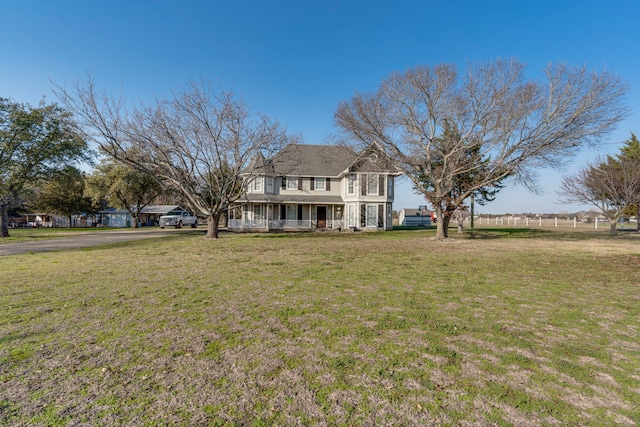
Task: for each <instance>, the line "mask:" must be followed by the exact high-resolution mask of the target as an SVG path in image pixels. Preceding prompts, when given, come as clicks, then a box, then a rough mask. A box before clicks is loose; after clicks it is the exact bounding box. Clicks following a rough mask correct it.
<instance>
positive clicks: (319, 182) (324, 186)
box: [315, 178, 327, 190]
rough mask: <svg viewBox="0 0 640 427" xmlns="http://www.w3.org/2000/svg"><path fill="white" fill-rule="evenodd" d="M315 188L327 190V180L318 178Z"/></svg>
mask: <svg viewBox="0 0 640 427" xmlns="http://www.w3.org/2000/svg"><path fill="white" fill-rule="evenodd" d="M315 187H316V190H326V189H327V179H326V178H316V179H315Z"/></svg>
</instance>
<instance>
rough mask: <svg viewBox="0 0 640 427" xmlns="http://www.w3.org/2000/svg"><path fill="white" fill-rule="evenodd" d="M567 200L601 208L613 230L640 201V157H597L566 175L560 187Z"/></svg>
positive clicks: (614, 230) (560, 191) (612, 232)
mask: <svg viewBox="0 0 640 427" xmlns="http://www.w3.org/2000/svg"><path fill="white" fill-rule="evenodd" d="M558 193H559V195H560V197H561V201H563V202H565V203H581V204H582V203H584V204H590V205H592V206H595V207H596V208H598V210H599V211H600V212H602V214H603V215H604V216H605V217H607V218H608V219H609V221H610V222H611V234H612V235H615V234H616V232H617V228H616V224H617V223H618V221H619V220H620V218H621V217H622V216H623V214H624V212H625V210H626V209H627V208H628V207H630V206H634V205H636V206H637V205H638V204H640V160H639V159H635V158H624V157H621V158H620V159H618V160H614V159H612V158H609V159H608V160H607V161H602V160H600V161H597V162H595V163H593V164H590V165H588V166H586V167H584V168H582V169H581V170H580V171H579V172H578V173H577V174H575V175H573V176H565V177H563V178H562V183H561V185H560V189H559V191H558Z"/></svg>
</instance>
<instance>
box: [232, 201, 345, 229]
mask: <svg viewBox="0 0 640 427" xmlns="http://www.w3.org/2000/svg"><path fill="white" fill-rule="evenodd" d="M343 212H344V205H331V204H323V205H314V204H278V203H248V204H245V205H242V206H239V207H237V208H236V209H235V211H234V213H233V214H232V215H230V218H229V221H228V224H227V228H228V229H229V230H235V231H309V230H337V231H340V230H342V229H344V228H345V223H344V221H343V218H342V216H343Z"/></svg>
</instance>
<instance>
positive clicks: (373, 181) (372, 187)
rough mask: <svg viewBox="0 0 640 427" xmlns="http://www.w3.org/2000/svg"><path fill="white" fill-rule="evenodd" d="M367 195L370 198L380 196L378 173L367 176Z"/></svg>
mask: <svg viewBox="0 0 640 427" xmlns="http://www.w3.org/2000/svg"><path fill="white" fill-rule="evenodd" d="M367 194H368V195H369V196H377V195H378V174H377V173H370V174H367Z"/></svg>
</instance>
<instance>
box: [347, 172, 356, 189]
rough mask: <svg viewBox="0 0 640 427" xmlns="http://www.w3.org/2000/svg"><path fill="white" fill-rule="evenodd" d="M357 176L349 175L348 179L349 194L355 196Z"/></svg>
mask: <svg viewBox="0 0 640 427" xmlns="http://www.w3.org/2000/svg"><path fill="white" fill-rule="evenodd" d="M357 179H358V176H357V175H349V176H348V177H347V194H355V188H356V180H357Z"/></svg>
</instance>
